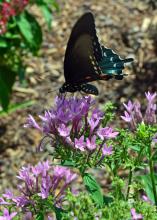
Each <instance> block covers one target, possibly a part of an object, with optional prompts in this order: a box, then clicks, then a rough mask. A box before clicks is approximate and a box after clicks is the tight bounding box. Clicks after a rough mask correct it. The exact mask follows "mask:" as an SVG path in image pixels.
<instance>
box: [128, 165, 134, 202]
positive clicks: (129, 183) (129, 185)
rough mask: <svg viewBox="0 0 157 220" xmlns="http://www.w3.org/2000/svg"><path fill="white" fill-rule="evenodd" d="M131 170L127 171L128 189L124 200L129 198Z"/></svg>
mask: <svg viewBox="0 0 157 220" xmlns="http://www.w3.org/2000/svg"><path fill="white" fill-rule="evenodd" d="M132 173H133V172H132V168H131V167H130V171H129V180H128V189H127V194H126V200H128V198H129V193H130V186H131V181H132Z"/></svg>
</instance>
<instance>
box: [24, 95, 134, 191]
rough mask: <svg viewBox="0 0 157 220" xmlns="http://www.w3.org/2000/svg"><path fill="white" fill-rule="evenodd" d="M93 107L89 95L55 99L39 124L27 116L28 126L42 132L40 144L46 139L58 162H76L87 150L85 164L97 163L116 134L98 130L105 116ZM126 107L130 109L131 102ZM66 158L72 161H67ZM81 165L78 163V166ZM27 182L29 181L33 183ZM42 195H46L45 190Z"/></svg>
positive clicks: (107, 130)
mask: <svg viewBox="0 0 157 220" xmlns="http://www.w3.org/2000/svg"><path fill="white" fill-rule="evenodd" d="M94 104H95V102H94V101H93V100H92V99H91V97H90V96H88V97H83V98H76V97H71V98H67V99H66V98H63V97H56V100H55V105H54V107H53V108H51V109H50V110H47V111H45V113H44V115H40V116H39V118H40V119H41V123H39V125H38V124H37V123H36V121H35V119H34V118H33V117H32V116H29V120H28V125H27V126H28V127H31V126H32V127H33V128H37V129H38V130H40V131H42V132H43V133H44V135H45V136H44V138H43V143H44V141H45V140H46V144H47V143H49V144H50V145H51V146H53V147H54V148H55V149H56V151H55V149H54V151H53V152H55V156H56V157H57V158H58V157H59V158H61V160H67V159H68V160H69V159H70V160H73V161H75V160H76V158H77V156H78V154H79V156H80V154H82V156H83V157H84V155H89V152H88V151H92V154H90V157H89V158H88V162H90V161H89V160H92V158H96V159H97V160H98V161H99V160H100V157H101V155H100V154H99V152H100V150H101V148H102V145H103V144H104V143H105V142H106V141H108V139H112V138H115V137H116V136H117V135H118V132H117V131H114V129H113V128H111V127H109V126H108V127H101V122H102V120H103V118H104V116H105V113H103V112H102V111H101V110H100V109H98V108H97V107H95V106H94ZM127 108H128V109H130V110H131V109H132V103H131V102H130V103H129V105H128V107H127ZM39 128H40V129H39ZM47 137H48V138H47ZM46 138H47V139H46ZM43 143H41V144H40V146H43V145H42V144H43ZM98 143H99V144H98ZM40 149H41V147H40ZM58 149H59V150H58ZM70 151H72V153H70ZM60 152H63V153H60ZM74 152H75V153H74ZM94 154H95V156H94ZM96 155H98V156H99V157H97V156H96ZM69 156H70V157H71V158H69ZM77 164H78V161H77ZM80 165H81V160H80V164H78V166H80ZM35 172H36V175H37V174H38V172H39V170H38V169H36V171H35ZM27 181H30V182H31V181H32V180H31V179H30V180H27ZM31 184H33V183H31ZM28 190H29V186H28ZM43 192H44V193H45V195H46V192H45V190H44V189H43ZM43 192H42V193H43Z"/></svg>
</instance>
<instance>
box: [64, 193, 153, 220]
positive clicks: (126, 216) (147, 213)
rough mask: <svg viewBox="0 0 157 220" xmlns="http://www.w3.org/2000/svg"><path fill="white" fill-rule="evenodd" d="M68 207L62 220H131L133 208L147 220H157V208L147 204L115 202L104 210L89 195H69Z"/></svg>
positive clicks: (140, 202)
mask: <svg viewBox="0 0 157 220" xmlns="http://www.w3.org/2000/svg"><path fill="white" fill-rule="evenodd" d="M67 201H68V205H66V206H65V207H64V208H65V209H66V212H65V213H64V214H63V216H62V218H61V219H62V220H73V219H75V217H77V219H78V220H92V219H93V220H95V219H96V218H97V219H100V220H113V219H114V220H130V219H131V212H130V210H131V208H136V211H137V213H141V214H142V216H143V217H144V218H143V219H146V220H149V219H150V220H156V219H157V215H156V209H155V206H152V205H150V204H149V203H147V202H142V201H139V202H135V203H128V202H127V201H124V200H115V201H114V202H111V203H109V204H108V205H105V206H104V207H102V208H100V207H99V208H98V207H97V206H95V204H94V202H93V200H92V199H91V198H90V197H89V195H88V194H87V193H80V194H78V195H77V196H75V195H73V194H72V193H69V194H68V196H67Z"/></svg>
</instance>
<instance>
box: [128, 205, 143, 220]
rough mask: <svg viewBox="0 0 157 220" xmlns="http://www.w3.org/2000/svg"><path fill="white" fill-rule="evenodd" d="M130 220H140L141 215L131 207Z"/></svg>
mask: <svg viewBox="0 0 157 220" xmlns="http://www.w3.org/2000/svg"><path fill="white" fill-rule="evenodd" d="M130 212H131V216H132V220H142V219H143V216H142V215H141V214H137V213H136V210H135V209H134V208H132V209H131V211H130Z"/></svg>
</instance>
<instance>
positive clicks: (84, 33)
mask: <svg viewBox="0 0 157 220" xmlns="http://www.w3.org/2000/svg"><path fill="white" fill-rule="evenodd" d="M132 61H133V59H132V58H128V59H122V58H121V57H120V56H118V55H117V54H116V53H115V52H114V51H113V50H111V49H108V48H106V47H104V46H101V45H100V43H99V40H98V37H97V35H96V29H95V22H94V17H93V14H92V13H90V12H87V13H85V14H84V15H83V16H82V17H80V18H79V19H78V21H77V22H76V24H75V25H74V27H73V29H72V32H71V35H70V38H69V41H68V43H67V48H66V52H65V58H64V77H65V83H64V84H63V85H62V87H61V88H60V90H59V91H60V92H61V93H64V92H72V93H74V92H76V91H80V92H81V91H83V92H85V93H88V94H95V95H97V94H98V89H97V88H96V87H95V86H93V85H91V84H88V82H92V81H97V80H109V79H110V78H112V77H114V78H115V79H118V80H121V79H122V78H123V76H124V75H125V74H124V73H123V69H124V65H125V64H126V63H128V62H132Z"/></svg>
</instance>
